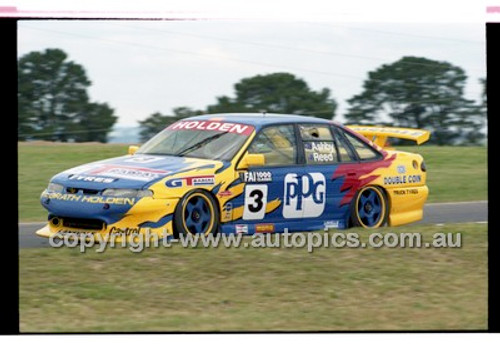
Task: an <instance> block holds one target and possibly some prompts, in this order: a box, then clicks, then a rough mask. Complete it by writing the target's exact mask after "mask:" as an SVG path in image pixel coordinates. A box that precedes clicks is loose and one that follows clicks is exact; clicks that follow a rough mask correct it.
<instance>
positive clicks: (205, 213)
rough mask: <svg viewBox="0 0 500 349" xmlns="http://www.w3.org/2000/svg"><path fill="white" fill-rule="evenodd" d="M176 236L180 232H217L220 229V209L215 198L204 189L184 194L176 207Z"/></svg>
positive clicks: (185, 233) (207, 233)
mask: <svg viewBox="0 0 500 349" xmlns="http://www.w3.org/2000/svg"><path fill="white" fill-rule="evenodd" d="M174 227H175V230H174V236H175V237H176V238H178V237H179V235H180V234H184V235H187V234H204V235H209V234H216V233H217V232H218V229H219V210H218V208H217V203H216V201H215V199H214V198H213V197H212V196H211V195H210V194H208V193H207V192H206V191H204V190H193V191H190V192H189V193H187V194H186V195H184V197H183V198H182V199H181V201H180V202H179V204H177V207H176V209H175V214H174Z"/></svg>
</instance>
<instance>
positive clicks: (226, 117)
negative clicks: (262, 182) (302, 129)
mask: <svg viewBox="0 0 500 349" xmlns="http://www.w3.org/2000/svg"><path fill="white" fill-rule="evenodd" d="M184 120H213V121H227V122H238V123H242V124H248V125H252V126H255V127H257V128H260V127H262V126H265V125H272V124H282V123H321V124H329V123H333V124H335V125H338V123H336V122H334V121H332V120H328V119H322V118H318V117H314V116H305V115H294V114H269V113H224V114H206V115H198V116H193V117H189V118H186V119H183V121H184Z"/></svg>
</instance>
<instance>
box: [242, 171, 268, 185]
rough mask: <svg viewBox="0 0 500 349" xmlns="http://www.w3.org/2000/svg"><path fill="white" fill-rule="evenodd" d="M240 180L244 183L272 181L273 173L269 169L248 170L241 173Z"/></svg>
mask: <svg viewBox="0 0 500 349" xmlns="http://www.w3.org/2000/svg"><path fill="white" fill-rule="evenodd" d="M242 177H243V178H242V181H243V182H245V183H262V182H272V180H273V175H272V173H271V172H270V171H248V172H243V173H242Z"/></svg>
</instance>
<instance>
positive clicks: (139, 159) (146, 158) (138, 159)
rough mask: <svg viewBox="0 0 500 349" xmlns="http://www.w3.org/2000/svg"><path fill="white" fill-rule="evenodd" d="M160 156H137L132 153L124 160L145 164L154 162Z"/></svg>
mask: <svg viewBox="0 0 500 349" xmlns="http://www.w3.org/2000/svg"><path fill="white" fill-rule="evenodd" d="M160 159H161V157H159V156H137V155H133V156H132V157H131V158H130V159H127V160H125V161H124V162H134V163H137V164H147V163H150V162H155V161H158V160H160Z"/></svg>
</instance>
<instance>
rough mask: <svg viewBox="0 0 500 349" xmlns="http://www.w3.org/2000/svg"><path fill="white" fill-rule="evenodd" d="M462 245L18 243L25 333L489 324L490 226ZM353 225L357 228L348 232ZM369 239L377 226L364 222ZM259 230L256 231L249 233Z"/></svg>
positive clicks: (464, 229) (468, 229) (454, 228)
mask: <svg viewBox="0 0 500 349" xmlns="http://www.w3.org/2000/svg"><path fill="white" fill-rule="evenodd" d="M380 231H382V232H387V231H390V232H422V233H423V234H424V236H423V241H431V239H432V236H433V234H434V233H436V232H446V233H449V232H453V233H457V232H460V233H462V245H463V247H462V248H456V249H424V248H422V249H409V248H381V249H374V248H367V249H333V248H328V249H327V248H323V249H317V250H315V251H314V253H307V251H306V250H305V249H283V248H281V249H279V248H266V249H263V248H261V249H257V248H253V249H252V248H247V249H245V248H241V249H237V248H222V247H221V248H206V249H204V248H186V249H183V248H181V247H179V246H177V247H172V248H168V249H166V248H159V249H148V250H145V251H143V252H142V253H132V252H130V251H129V250H128V249H108V250H107V251H106V252H105V253H101V254H99V253H96V252H95V251H94V250H89V251H87V252H86V253H84V254H82V253H79V252H78V250H74V249H67V248H62V249H49V248H44V249H22V250H20V303H19V307H20V329H21V331H22V332H58V331H65V332H94V331H96V332H97V331H117V332H120V331H139V332H140V331H272V330H280V331H281V330H284V331H299V330H325V331H343V330H453V329H462V330H464V329H470V330H478V329H486V328H487V317H488V316H487V226H486V225H482V224H466V225H458V224H456V225H447V226H444V227H436V226H419V227H411V228H408V227H406V228H398V229H394V228H391V229H389V228H386V229H384V230H380ZM349 232H356V230H350V231H349ZM357 232H360V234H361V235H362V240H363V241H367V238H366V237H367V234H368V232H367V231H357ZM248 239H249V238H248Z"/></svg>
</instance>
